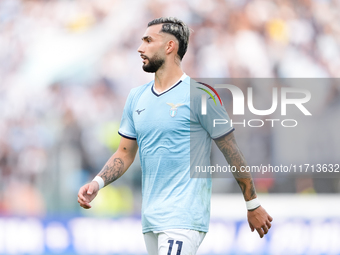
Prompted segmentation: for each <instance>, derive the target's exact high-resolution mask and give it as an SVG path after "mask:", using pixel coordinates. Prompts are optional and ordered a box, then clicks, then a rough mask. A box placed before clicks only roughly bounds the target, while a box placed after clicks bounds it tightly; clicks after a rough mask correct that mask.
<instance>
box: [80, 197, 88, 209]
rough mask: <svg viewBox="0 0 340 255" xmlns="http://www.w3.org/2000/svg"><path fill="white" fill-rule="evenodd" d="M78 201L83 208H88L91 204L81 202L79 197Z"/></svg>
mask: <svg viewBox="0 0 340 255" xmlns="http://www.w3.org/2000/svg"><path fill="white" fill-rule="evenodd" d="M78 203H79V204H80V206H81V207H83V208H85V209H90V208H91V205H90V204H89V203H87V202H83V201H82V200H81V199H79V198H78Z"/></svg>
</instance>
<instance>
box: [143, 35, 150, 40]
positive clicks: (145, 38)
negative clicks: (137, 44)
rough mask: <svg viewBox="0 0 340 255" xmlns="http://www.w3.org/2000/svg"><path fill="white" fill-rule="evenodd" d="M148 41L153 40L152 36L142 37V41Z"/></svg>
mask: <svg viewBox="0 0 340 255" xmlns="http://www.w3.org/2000/svg"><path fill="white" fill-rule="evenodd" d="M147 39H149V40H151V39H152V38H151V36H149V35H146V36H143V37H142V41H145V40H147Z"/></svg>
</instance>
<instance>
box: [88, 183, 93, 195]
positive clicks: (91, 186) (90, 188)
mask: <svg viewBox="0 0 340 255" xmlns="http://www.w3.org/2000/svg"><path fill="white" fill-rule="evenodd" d="M92 193H93V185H91V184H90V185H89V189H88V190H87V194H88V195H92Z"/></svg>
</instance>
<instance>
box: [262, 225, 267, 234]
mask: <svg viewBox="0 0 340 255" xmlns="http://www.w3.org/2000/svg"><path fill="white" fill-rule="evenodd" d="M262 229H263V232H264V234H267V233H268V227H267V226H266V225H264V226H263V227H262Z"/></svg>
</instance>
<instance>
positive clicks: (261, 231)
mask: <svg viewBox="0 0 340 255" xmlns="http://www.w3.org/2000/svg"><path fill="white" fill-rule="evenodd" d="M256 231H257V233H259V235H260V237H261V238H262V237H263V236H264V233H263V230H262V228H257V229H256Z"/></svg>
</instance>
